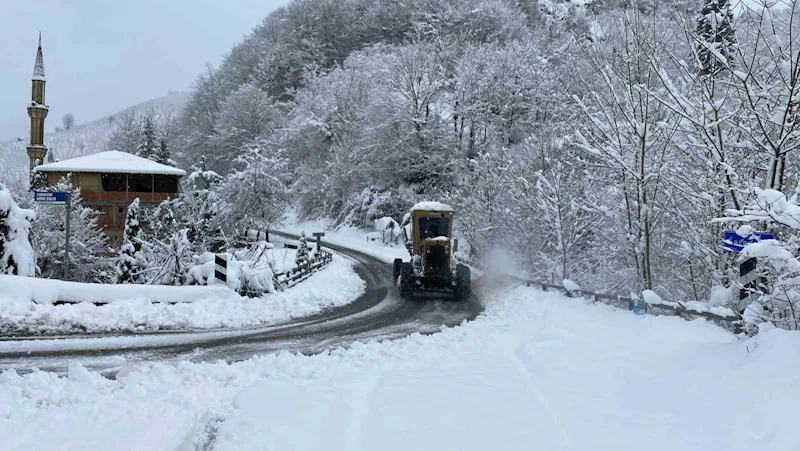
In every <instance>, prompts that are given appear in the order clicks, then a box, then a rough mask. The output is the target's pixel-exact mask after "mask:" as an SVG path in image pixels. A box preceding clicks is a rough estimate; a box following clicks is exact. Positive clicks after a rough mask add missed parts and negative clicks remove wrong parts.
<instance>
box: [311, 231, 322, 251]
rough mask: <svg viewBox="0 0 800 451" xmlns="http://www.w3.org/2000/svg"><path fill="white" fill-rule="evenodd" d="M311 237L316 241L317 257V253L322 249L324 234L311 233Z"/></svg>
mask: <svg viewBox="0 0 800 451" xmlns="http://www.w3.org/2000/svg"><path fill="white" fill-rule="evenodd" d="M312 235H314V238H316V240H317V255H319V251H320V250H321V248H322V237H323V236H325V232H316V233H312Z"/></svg>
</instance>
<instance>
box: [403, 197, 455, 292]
mask: <svg viewBox="0 0 800 451" xmlns="http://www.w3.org/2000/svg"><path fill="white" fill-rule="evenodd" d="M402 229H403V235H404V238H405V244H406V248H407V249H408V253H409V255H410V256H411V259H410V261H408V262H404V261H403V260H402V259H399V258H398V259H395V261H394V277H395V281H397V283H398V284H399V286H400V295H401V296H402V297H412V296H413V295H414V294H417V293H423V292H434V293H436V292H446V293H448V294H451V295H452V296H453V297H455V298H456V299H459V300H461V299H468V298H469V296H470V278H471V275H470V269H469V267H468V266H466V265H462V264H460V263H459V264H455V262H454V260H453V252H455V251H456V250H457V249H456V248H455V247H456V246H457V245H458V242H457V241H456V240H453V239H452V236H453V209H452V208H450V207H449V206H447V205H445V204H440V203H438V202H422V203H419V204H417V205H415V206H414V207H413V208H412V209H411V212H409V213H408V214H406V216H405V217H404V218H403V223H402Z"/></svg>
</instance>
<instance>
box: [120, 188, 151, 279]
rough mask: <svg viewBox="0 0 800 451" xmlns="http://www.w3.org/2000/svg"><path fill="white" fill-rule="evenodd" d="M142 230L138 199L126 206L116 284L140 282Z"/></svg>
mask: <svg viewBox="0 0 800 451" xmlns="http://www.w3.org/2000/svg"><path fill="white" fill-rule="evenodd" d="M142 235H143V234H142V229H141V225H140V223H139V198H138V197H137V198H136V199H134V200H133V202H131V204H130V205H129V206H128V213H127V215H126V216H125V232H123V236H122V246H121V247H120V249H119V258H118V260H117V280H116V283H139V282H141V280H142V277H141V268H142V266H143V263H144V262H143V260H144V259H143V255H142Z"/></svg>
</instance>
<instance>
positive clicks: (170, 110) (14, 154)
mask: <svg viewBox="0 0 800 451" xmlns="http://www.w3.org/2000/svg"><path fill="white" fill-rule="evenodd" d="M188 99H189V93H187V92H177V93H171V94H170V95H168V96H164V97H159V98H156V99H152V100H148V101H147V102H143V103H140V104H138V105H134V106H132V107H129V108H126V109H124V110H122V111H119V112H117V113H115V114H112V115H111V116H106V117H103V118H100V119H97V120H95V121H92V122H87V123H84V124H78V125H76V126H75V127H74V128H73V129H72V130H69V131H66V130H61V131H58V132H55V133H48V134H46V135H45V144H46V145H47V146H48V147H49V148H50V149H52V150H53V151H54V153H55V156H56V158H58V159H59V160H65V159H68V158H73V157H78V156H81V155H89V154H93V153H97V152H102V151H104V150H108V149H106V143H107V142H108V138H109V136H110V135H111V133H112V132H113V131H114V128H115V127H116V124H115V122H116V118H119V117H122V116H125V115H128V114H135V115H137V116H138V115H142V114H145V113H147V112H150V111H153V112H155V114H156V115H159V116H165V115H173V116H177V115H178V114H179V113H180V111H181V110H182V109H183V107H184V105H185V104H186V101H187V100H188ZM20 114H25V112H24V110H22V109H21V110H20ZM53 120H57V119H48V121H53ZM48 123H49V122H48ZM27 143H28V134H27V131H26V133H25V134H24V135H21V136H19V137H18V138H17V139H11V140H8V141H5V142H0V181H5V180H7V179H11V180H14V179H16V178H18V177H24V176H26V174H27V165H28V157H27V156H26V154H25V146H26V145H27ZM12 183H13V182H12Z"/></svg>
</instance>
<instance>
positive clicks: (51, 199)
mask: <svg viewBox="0 0 800 451" xmlns="http://www.w3.org/2000/svg"><path fill="white" fill-rule="evenodd" d="M33 200H34V201H35V202H39V203H42V204H51V205H66V204H67V193H66V192H62V191H34V192H33Z"/></svg>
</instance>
